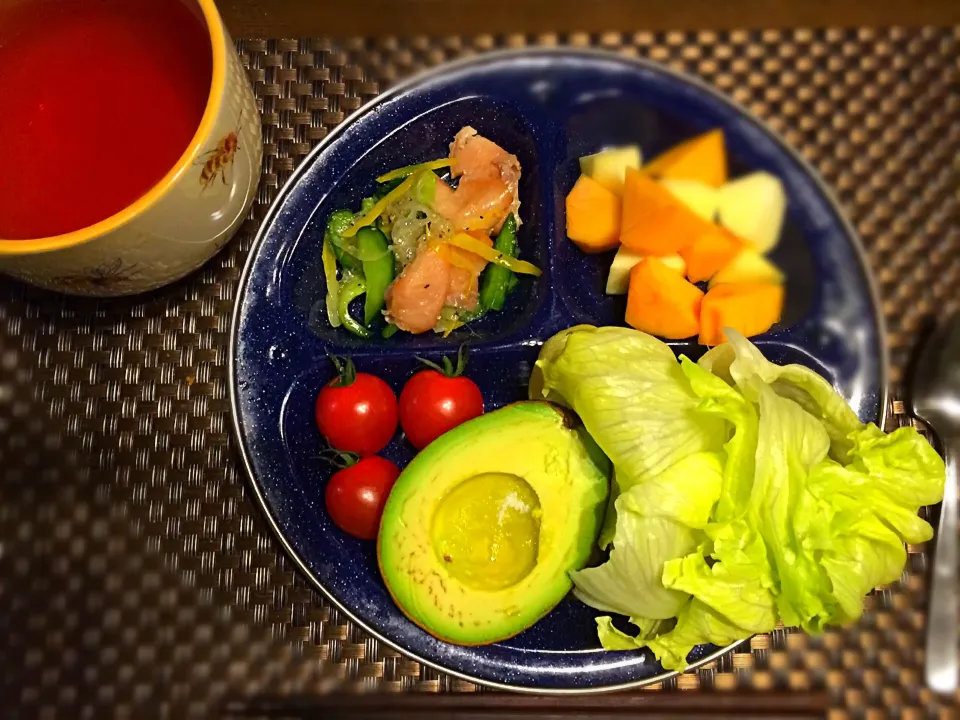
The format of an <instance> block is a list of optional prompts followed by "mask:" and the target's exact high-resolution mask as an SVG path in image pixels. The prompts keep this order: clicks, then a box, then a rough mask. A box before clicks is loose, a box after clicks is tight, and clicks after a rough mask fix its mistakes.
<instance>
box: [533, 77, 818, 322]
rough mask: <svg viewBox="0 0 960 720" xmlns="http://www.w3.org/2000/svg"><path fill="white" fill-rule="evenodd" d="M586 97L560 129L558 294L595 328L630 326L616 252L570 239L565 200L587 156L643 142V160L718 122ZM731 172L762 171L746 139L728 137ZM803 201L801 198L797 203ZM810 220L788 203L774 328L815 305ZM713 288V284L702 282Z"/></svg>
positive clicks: (776, 257)
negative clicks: (613, 273) (779, 310)
mask: <svg viewBox="0 0 960 720" xmlns="http://www.w3.org/2000/svg"><path fill="white" fill-rule="evenodd" d="M599 94H600V95H601V97H593V96H591V97H589V98H582V99H580V100H579V101H575V102H574V103H573V105H572V106H571V107H570V110H569V114H568V115H567V117H566V120H565V121H564V123H563V125H562V129H561V131H560V136H559V139H558V142H557V145H558V147H559V153H558V163H557V166H556V168H555V170H554V173H553V197H554V203H553V208H552V209H553V213H554V215H555V217H556V221H555V223H554V233H553V237H552V238H551V247H552V249H553V253H552V254H553V257H554V258H555V278H556V291H557V293H558V295H559V296H560V298H561V299H562V302H563V303H564V305H565V306H566V307H567V309H568V310H569V312H570V314H571V315H572V316H573V317H575V318H576V319H577V321H578V322H584V323H590V324H594V325H624V324H625V323H624V314H625V312H626V302H627V301H626V295H607V294H606V282H607V274H608V273H609V270H610V264H611V263H612V262H613V257H614V255H615V251H610V252H605V253H600V254H595V255H590V254H586V253H583V252H581V251H580V249H579V248H577V246H576V245H574V244H573V242H571V241H570V240H569V239H568V238H567V236H566V211H565V198H566V196H567V194H568V193H569V192H570V189H571V188H572V187H573V185H574V183H575V182H576V180H577V178H578V177H579V175H580V164H579V159H580V158H581V157H582V156H584V155H590V154H592V153H596V152H600V151H601V150H603V149H605V148H609V147H616V146H621V145H639V146H640V148H641V152H642V154H643V161H644V162H647V161H649V160H651V159H652V158H654V157H655V156H656V155H658V154H660V153H661V152H663V151H665V150H667V149H669V148H671V147H673V146H675V145H677V144H678V143H680V142H682V141H683V140H686V139H688V138H691V137H694V136H695V135H697V134H699V133H702V132H705V131H707V130H710V129H712V128H713V127H717V126H718V125H717V124H711V122H710V120H709V118H708V117H706V116H699V119H700V122H697V123H693V122H690V121H689V120H685V119H684V118H683V117H681V116H677V115H673V114H672V113H670V112H668V111H666V110H663V109H662V108H659V107H657V106H656V105H654V104H651V103H647V102H641V101H639V100H638V99H636V98H632V97H631V98H627V97H619V96H617V97H603V96H602V91H599ZM727 142H728V149H729V152H728V156H729V157H728V159H729V170H730V176H731V177H737V176H740V175H744V174H746V173H748V172H751V171H753V170H756V169H761V168H760V167H758V165H757V158H755V157H751V156H750V155H749V154H744V153H742V152H738V149H740V144H739V143H738V142H737V141H736V139H735V138H729V137H728V141H727ZM794 205H795V203H794ZM801 223H802V218H799V217H797V215H796V212H795V211H794V210H793V207H791V205H790V204H789V203H788V215H787V218H786V220H785V222H784V228H783V231H782V232H781V237H780V242H779V243H778V245H777V247H776V249H775V250H774V251H773V253H771V255H770V258H771V259H772V260H773V261H774V262H775V263H776V264H777V265H778V266H779V267H781V268H783V269H784V271H785V273H786V276H787V282H786V295H785V297H786V299H785V305H784V312H783V317H782V319H781V321H780V322H779V323H778V324H777V325H776V326H774V329H773V331H774V332H777V331H778V330H783V329H785V328H789V327H791V326H793V325H795V324H797V323H799V322H801V321H802V320H803V319H804V318H806V317H808V316H809V315H811V313H813V312H814V310H815V300H816V295H817V292H818V279H817V275H816V273H815V270H814V262H813V256H812V254H811V252H810V243H809V242H808V241H807V239H806V238H805V237H804V232H803V229H802V225H801ZM701 288H702V289H704V290H706V283H701Z"/></svg>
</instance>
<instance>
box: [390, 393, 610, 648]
mask: <svg viewBox="0 0 960 720" xmlns="http://www.w3.org/2000/svg"><path fill="white" fill-rule="evenodd" d="M489 472H494V473H507V474H512V475H516V476H518V477H521V478H523V479H524V480H526V481H527V483H529V484H530V486H531V487H532V488H533V489H534V491H535V492H536V493H537V496H538V498H539V500H540V505H541V513H542V514H541V522H540V536H539V539H540V542H539V553H538V556H537V562H536V565H535V566H534V568H533V569H532V570H531V571H530V572H529V573H528V574H527V576H526V577H524V578H523V579H522V580H520V581H519V582H517V583H516V584H514V585H512V586H510V587H508V588H505V589H502V590H496V591H485V590H477V589H473V588H470V587H467V586H465V585H463V584H462V583H461V582H459V581H458V580H457V579H456V578H454V577H453V576H452V575H451V574H450V573H449V572H447V570H446V568H444V567H443V563H442V561H441V560H440V559H439V558H438V557H437V556H436V553H435V552H434V551H433V547H432V544H431V539H430V527H431V519H432V516H433V512H434V510H435V508H436V505H437V504H438V503H439V502H440V500H442V498H443V497H444V496H445V495H446V493H447V492H449V491H450V490H451V489H452V488H453V487H455V486H456V485H458V484H459V483H460V482H462V481H464V480H467V479H469V478H471V477H474V476H476V475H480V474H483V473H489ZM609 478H610V463H609V461H608V460H607V458H606V457H605V456H604V455H603V453H602V452H601V451H600V449H599V448H598V447H597V445H596V444H595V443H594V442H593V440H592V438H590V436H589V435H588V434H587V433H586V432H585V430H584V429H583V427H582V426H581V425H580V423H579V421H578V419H577V418H576V416H575V415H573V414H572V413H571V412H570V411H568V410H566V409H563V408H559V407H557V406H555V405H551V404H550V403H546V402H529V401H528V402H520V403H515V404H513V405H508V406H506V407H504V408H501V409H500V410H496V411H494V412H491V413H487V414H486V415H482V416H480V417H479V418H476V419H474V420H471V421H469V422H467V423H464V424H463V425H460V426H459V427H457V428H455V429H453V430H451V431H450V432H448V433H447V434H445V435H443V436H442V437H440V438H438V439H437V440H436V441H434V442H433V443H432V444H431V445H429V446H428V447H427V448H425V449H424V450H423V451H422V452H421V453H420V454H419V455H418V456H417V457H416V458H414V460H413V461H412V462H411V463H410V464H409V465H408V466H407V468H406V469H405V470H404V471H403V473H401V475H400V477H399V478H398V479H397V482H396V484H395V485H394V488H393V490H392V491H391V494H390V497H389V498H388V500H387V504H386V507H385V508H384V513H383V518H382V520H381V525H380V532H379V534H378V537H377V559H378V563H379V566H380V573H381V575H382V576H383V579H384V582H385V584H386V587H387V591H388V592H389V594H390V596H391V598H392V599H393V601H394V602H395V603H396V604H397V606H398V607H399V608H400V610H401V611H402V612H403V613H404V615H406V616H407V617H408V618H409V619H410V620H411V621H412V622H414V623H415V624H416V625H418V626H419V627H421V628H422V629H424V630H425V631H427V632H428V633H430V634H431V635H434V636H435V637H437V638H439V639H441V640H444V641H446V642H450V643H453V644H457V645H486V644H489V643H493V642H498V641H500V640H505V639H507V638H510V637H513V636H514V635H517V634H518V633H520V632H522V631H523V630H525V629H527V628H528V627H530V626H531V625H533V624H534V623H535V622H536V621H537V620H539V619H540V618H541V617H543V616H544V615H546V614H547V613H549V612H550V610H552V609H553V607H554V606H555V605H556V604H557V603H558V602H560V600H562V599H563V597H564V596H565V595H566V594H567V593H568V592H569V591H570V589H571V588H572V582H571V581H570V577H569V573H570V571H572V570H578V569H580V568H582V567H584V566H585V565H586V563H587V561H588V559H589V558H590V556H591V552H592V550H593V548H594V547H595V543H596V538H597V535H598V533H599V530H600V525H601V522H602V519H603V513H604V509H605V504H606V503H605V501H606V498H607V494H608V492H609Z"/></svg>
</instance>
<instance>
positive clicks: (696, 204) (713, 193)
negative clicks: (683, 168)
mask: <svg viewBox="0 0 960 720" xmlns="http://www.w3.org/2000/svg"><path fill="white" fill-rule="evenodd" d="M660 184H661V185H663V186H664V187H665V188H666V189H667V190H669V191H670V193H671V194H672V195H673V196H674V197H675V198H677V200H679V201H680V202H682V203H683V204H684V205H686V206H687V207H688V208H690V209H691V210H693V212H695V213H696V214H697V215H699V216H700V217H702V218H703V219H704V220H707V221H709V222H713V221H714V220H716V219H717V208H718V207H719V206H720V189H719V188H715V187H713V186H712V185H707V184H706V183H705V182H700V181H699V180H681V179H679V178H665V179H663V180H661V181H660Z"/></svg>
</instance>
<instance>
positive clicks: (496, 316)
mask: <svg viewBox="0 0 960 720" xmlns="http://www.w3.org/2000/svg"><path fill="white" fill-rule="evenodd" d="M384 112H385V113H388V112H389V111H388V109H387V110H385V111H384ZM466 125H470V126H472V127H473V128H475V129H476V130H477V132H478V133H480V134H481V135H484V136H485V137H488V138H490V139H491V140H493V141H494V142H496V143H498V144H500V145H501V146H502V147H504V148H506V149H507V150H509V151H510V152H512V153H514V154H515V155H517V157H518V158H519V160H520V164H521V167H522V170H523V172H522V175H521V179H520V197H521V206H520V219H521V227H520V229H519V232H518V241H519V246H520V257H522V258H523V259H525V260H528V261H530V262H532V263H534V264H536V265H537V266H539V267H540V268H542V269H543V270H544V274H543V275H542V276H540V277H539V278H534V277H530V276H525V277H521V278H520V283H519V284H518V285H517V287H516V288H515V289H514V291H513V292H512V293H511V294H510V297H509V298H508V301H507V305H506V307H505V308H504V309H503V311H501V312H496V313H491V314H489V315H488V316H486V317H484V318H481V319H480V320H477V321H474V322H472V323H470V324H469V326H467V327H464V328H463V329H461V330H458V331H455V332H454V333H452V334H451V336H449V337H446V338H444V337H442V336H440V335H437V334H435V333H432V332H431V333H424V334H421V335H417V336H414V335H410V334H408V333H397V334H396V335H394V336H393V337H392V338H390V339H384V338H382V337H381V335H380V330H381V326H378V327H376V329H375V330H374V333H373V336H372V337H371V338H370V339H362V338H358V337H356V336H354V335H351V334H350V333H349V332H347V331H346V330H344V329H343V328H333V327H331V326H330V324H329V322H328V320H327V315H326V306H325V296H326V283H325V281H324V274H323V267H322V262H321V249H322V243H323V235H324V229H325V225H326V220H327V217H328V215H329V214H330V213H331V212H332V211H333V210H336V209H339V208H343V207H348V208H358V207H359V204H360V201H361V199H362V198H363V197H364V196H365V195H370V194H372V193H373V192H374V190H375V189H376V187H377V183H376V181H375V178H376V177H377V176H378V175H380V174H382V173H384V172H387V171H389V170H391V169H394V168H397V167H401V166H404V165H410V164H414V163H417V162H425V161H427V160H433V159H437V158H440V157H446V155H447V153H448V150H449V144H450V142H451V140H452V139H453V137H454V135H456V133H457V132H458V131H459V130H460V128H462V127H464V126H466ZM319 162H322V160H319V159H318V163H319ZM543 165H544V160H543V158H542V157H541V150H540V147H539V146H538V142H537V139H536V137H535V130H534V128H533V126H532V125H531V124H530V123H529V122H528V121H527V120H526V119H525V114H524V113H523V112H522V111H521V110H520V109H519V108H518V107H516V106H513V105H510V104H507V103H504V102H501V101H497V100H493V99H491V98H488V97H468V98H461V99H456V100H453V101H450V102H446V103H443V104H440V105H439V106H437V107H432V108H430V109H428V110H427V111H425V112H424V113H423V114H421V115H419V116H418V117H417V118H416V119H415V120H413V121H411V122H408V123H406V124H404V125H401V126H400V127H397V128H395V129H393V130H392V131H390V132H389V133H388V134H387V135H386V136H385V137H384V138H383V139H382V140H380V141H379V142H378V143H376V144H375V145H373V147H371V148H370V149H369V150H368V151H367V152H366V153H365V154H364V155H363V156H362V157H361V158H360V160H359V161H358V162H356V163H353V164H352V165H351V166H350V167H349V168H348V169H347V171H346V172H344V173H343V174H342V175H340V176H339V177H338V178H337V179H336V180H335V182H333V183H332V184H331V185H329V186H324V187H323V188H319V187H318V186H317V185H313V184H310V185H308V186H307V187H309V188H310V191H311V192H312V193H313V194H314V195H315V197H317V198H319V200H318V201H317V202H316V205H315V207H314V208H313V210H312V212H311V215H310V219H309V220H308V222H307V223H306V225H305V227H303V229H302V231H301V233H300V236H299V237H298V239H297V241H296V243H295V244H294V246H293V248H292V250H291V252H290V253H289V255H288V257H287V258H286V259H285V261H284V263H283V268H282V271H281V272H282V273H283V278H282V281H281V292H282V293H283V294H284V296H285V297H286V298H288V299H289V302H290V304H291V305H292V306H293V307H295V308H296V309H297V312H298V313H299V314H300V317H301V318H302V322H303V323H304V324H305V325H306V326H307V327H308V328H309V330H310V332H311V334H312V335H314V336H315V337H316V338H318V339H319V340H320V342H321V343H322V344H324V345H336V346H338V347H342V348H349V349H360V348H363V347H368V346H384V347H389V348H404V349H410V350H416V351H420V350H423V349H427V348H435V347H447V346H456V345H458V344H459V343H462V342H464V341H465V340H470V341H472V342H485V341H499V340H503V339H504V338H507V337H509V336H511V335H515V334H518V333H522V332H523V331H524V329H525V328H527V327H528V326H530V325H531V324H534V323H535V319H536V318H537V315H538V313H542V311H543V310H544V309H545V307H546V306H547V305H548V304H549V300H548V297H547V296H548V292H549V291H548V288H549V287H550V284H551V281H552V279H551V273H550V269H549V267H548V265H547V240H546V238H547V237H548V236H549V231H548V224H547V223H546V222H545V218H544V213H543V207H544V197H543V193H544V187H545V186H546V185H547V183H546V182H545V181H544V178H543V177H542V175H541V167H542V166H543ZM361 307H362V298H361V299H359V300H357V301H355V304H354V305H353V306H352V309H353V311H354V312H353V314H354V316H355V317H357V316H359V315H360V313H359V312H358V311H359V310H360V309H361Z"/></svg>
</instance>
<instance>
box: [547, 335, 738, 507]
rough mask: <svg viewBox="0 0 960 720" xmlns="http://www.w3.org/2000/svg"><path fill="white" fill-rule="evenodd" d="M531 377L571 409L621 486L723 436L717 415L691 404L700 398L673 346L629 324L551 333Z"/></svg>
mask: <svg viewBox="0 0 960 720" xmlns="http://www.w3.org/2000/svg"><path fill="white" fill-rule="evenodd" d="M554 340H557V341H558V342H557V343H556V344H555V345H554V344H552V343H554ZM531 384H532V386H533V387H537V386H539V397H537V398H536V399H547V400H551V401H553V402H558V403H561V404H563V405H566V406H567V407H570V408H573V410H575V411H576V413H577V414H578V415H579V416H580V418H581V420H583V424H584V427H586V429H587V432H589V433H590V435H592V436H593V438H594V440H596V441H597V444H598V445H599V446H600V448H601V449H602V450H603V451H604V452H605V453H606V454H607V457H609V458H610V460H611V461H612V462H613V464H614V467H615V468H616V470H617V483H618V485H619V489H620V490H621V491H626V490H628V489H629V488H630V487H632V486H633V485H635V484H637V483H640V482H643V481H644V480H647V479H649V478H652V477H656V476H657V475H659V474H660V473H661V472H663V471H664V470H666V469H667V468H669V467H670V466H671V465H673V464H674V463H676V462H678V461H680V460H682V459H683V458H685V457H686V456H688V455H692V454H693V453H697V452H701V451H703V450H719V449H720V448H721V446H722V445H723V443H724V442H726V439H727V438H726V434H727V433H726V429H725V423H724V422H723V420H722V419H720V418H716V417H710V416H706V415H703V414H701V413H698V412H697V405H698V404H699V402H700V399H699V398H698V397H697V395H696V394H695V393H694V392H693V390H692V389H691V388H690V383H689V381H688V380H687V378H686V376H685V375H684V374H683V371H682V370H681V369H680V366H679V365H678V364H677V359H676V357H675V356H674V354H673V351H672V350H671V349H670V348H669V347H668V346H667V345H665V344H664V343H662V342H660V341H659V340H657V339H656V338H653V337H651V336H649V335H647V334H645V333H641V332H637V331H636V330H631V329H629V328H618V327H603V328H595V327H590V326H578V327H576V328H571V329H570V330H568V331H566V332H565V333H564V334H562V335H561V336H560V337H559V338H554V339H551V340H550V341H549V342H548V343H547V344H546V345H545V346H544V348H543V351H542V352H541V355H540V358H539V359H538V360H537V364H536V372H535V379H533V380H531Z"/></svg>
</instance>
